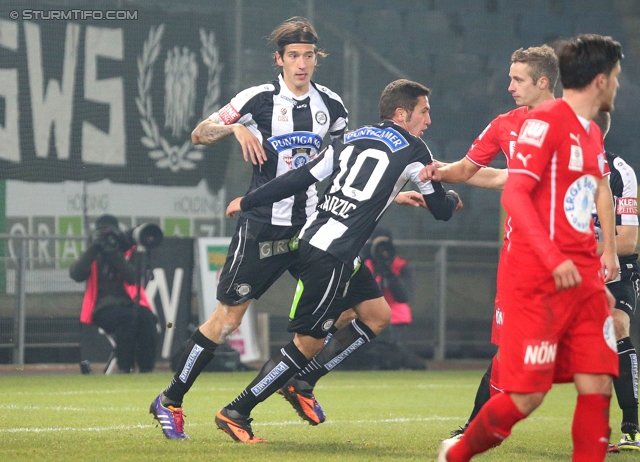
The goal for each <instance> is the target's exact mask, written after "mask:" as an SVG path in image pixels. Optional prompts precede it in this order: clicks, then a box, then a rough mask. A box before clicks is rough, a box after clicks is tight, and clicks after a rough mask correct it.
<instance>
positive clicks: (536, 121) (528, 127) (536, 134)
mask: <svg viewBox="0 0 640 462" xmlns="http://www.w3.org/2000/svg"><path fill="white" fill-rule="evenodd" d="M588 127H589V130H588V131H587V130H586V129H585V128H584V126H583V125H582V123H581V122H580V120H579V119H578V117H577V116H576V114H575V113H574V111H573V110H572V109H571V107H570V106H569V105H568V104H567V103H566V102H564V101H563V100H562V99H556V100H553V101H548V102H545V103H542V104H540V105H539V106H538V107H536V108H535V109H534V110H533V111H531V112H530V113H529V115H528V116H527V117H526V118H525V120H524V122H523V124H522V127H521V129H520V132H519V134H518V140H517V142H516V146H515V155H514V156H513V159H512V161H511V164H510V168H509V180H510V181H518V177H519V176H520V175H528V176H530V177H533V178H534V179H535V180H536V181H537V182H538V186H537V187H536V189H535V190H534V191H533V193H532V195H531V198H532V201H533V204H534V209H535V210H534V212H535V213H536V215H537V218H538V219H539V220H540V222H541V224H542V225H543V228H544V230H545V233H546V235H547V236H548V237H549V239H550V240H551V241H553V242H554V243H555V245H556V246H557V247H558V250H559V251H560V252H562V253H563V254H564V255H566V256H567V257H568V258H571V259H572V260H573V261H574V263H576V264H577V265H583V266H588V265H595V266H599V258H598V257H597V255H596V240H595V236H594V232H593V221H592V217H591V212H592V209H593V205H594V198H595V193H596V189H597V186H598V182H599V181H600V180H601V179H602V178H603V177H605V176H607V175H608V174H609V169H608V167H607V161H606V159H605V154H604V145H603V140H602V133H601V132H600V129H599V128H598V126H597V125H596V124H595V123H594V122H589V126H588ZM520 225H521V224H520ZM517 226H519V225H518V224H515V225H514V230H513V233H512V235H511V248H510V251H513V252H514V253H517V255H518V256H519V257H521V260H522V261H523V262H527V261H531V258H532V257H533V255H534V252H533V251H532V250H531V246H532V245H533V244H532V243H531V242H529V241H528V239H527V237H526V234H525V233H523V232H519V231H521V230H519V229H518V228H517Z"/></svg>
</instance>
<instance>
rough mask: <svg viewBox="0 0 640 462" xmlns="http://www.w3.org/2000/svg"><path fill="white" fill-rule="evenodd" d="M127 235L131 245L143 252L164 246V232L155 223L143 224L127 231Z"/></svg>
mask: <svg viewBox="0 0 640 462" xmlns="http://www.w3.org/2000/svg"><path fill="white" fill-rule="evenodd" d="M125 235H126V239H127V240H128V241H129V242H130V243H131V245H136V246H137V249H138V250H140V251H143V252H144V251H145V250H146V249H153V248H155V247H158V246H159V245H160V244H162V238H163V234H162V230H161V229H160V227H159V226H158V225H154V224H153V223H142V224H141V225H138V226H136V227H135V228H131V229H129V230H128V231H126V233H125Z"/></svg>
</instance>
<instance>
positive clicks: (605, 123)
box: [593, 111, 611, 138]
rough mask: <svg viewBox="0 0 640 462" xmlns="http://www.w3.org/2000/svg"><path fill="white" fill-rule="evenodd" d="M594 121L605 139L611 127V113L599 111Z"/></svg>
mask: <svg viewBox="0 0 640 462" xmlns="http://www.w3.org/2000/svg"><path fill="white" fill-rule="evenodd" d="M593 121H594V122H595V123H596V125H597V126H598V127H599V128H600V131H601V132H602V137H603V138H604V137H605V136H607V133H609V128H610V127H611V113H610V112H606V111H598V113H597V114H596V116H595V117H594V118H593Z"/></svg>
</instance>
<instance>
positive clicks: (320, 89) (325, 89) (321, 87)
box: [311, 81, 344, 106]
mask: <svg viewBox="0 0 640 462" xmlns="http://www.w3.org/2000/svg"><path fill="white" fill-rule="evenodd" d="M311 86H312V87H313V88H315V89H316V90H317V91H318V92H320V93H321V94H322V95H326V96H327V97H329V98H330V99H332V100H334V101H337V102H338V103H340V104H341V105H342V106H344V103H343V101H342V98H340V95H338V94H337V93H336V92H334V91H333V90H331V89H329V87H325V86H324V85H320V84H319V83H316V82H313V81H312V82H311Z"/></svg>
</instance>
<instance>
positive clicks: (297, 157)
mask: <svg viewBox="0 0 640 462" xmlns="http://www.w3.org/2000/svg"><path fill="white" fill-rule="evenodd" d="M307 162H309V155H308V154H307V153H306V152H297V153H295V154H294V155H293V156H292V157H291V166H292V167H293V168H300V167H302V166H303V165H304V164H306V163H307Z"/></svg>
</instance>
